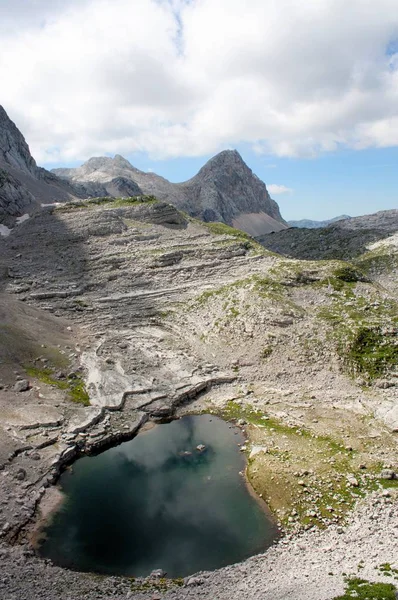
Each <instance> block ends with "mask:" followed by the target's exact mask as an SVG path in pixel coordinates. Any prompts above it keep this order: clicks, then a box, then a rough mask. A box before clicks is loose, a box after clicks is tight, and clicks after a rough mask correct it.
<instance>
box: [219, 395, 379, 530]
mask: <svg viewBox="0 0 398 600" xmlns="http://www.w3.org/2000/svg"><path fill="white" fill-rule="evenodd" d="M217 412H218V413H219V414H220V416H221V417H223V418H225V419H226V420H234V421H238V420H240V419H243V420H244V421H245V422H246V423H247V425H246V432H247V433H248V435H249V438H250V441H251V445H253V446H260V447H263V448H266V450H265V451H264V452H260V453H258V454H255V455H254V456H253V457H252V458H249V459H248V468H247V475H248V478H249V481H250V482H251V484H252V486H253V488H254V489H255V490H256V492H257V493H258V494H261V496H262V497H263V498H264V499H266V501H267V504H268V506H269V507H270V508H271V510H272V511H273V512H275V513H276V515H277V517H278V520H280V521H281V522H282V523H283V525H284V526H285V527H286V528H289V527H292V526H293V527H297V526H300V527H308V526H312V525H316V526H318V527H325V524H326V523H327V522H329V521H330V520H333V521H336V520H337V521H338V520H341V519H342V518H343V517H344V516H345V515H346V513H347V512H348V511H349V510H350V509H351V508H352V507H353V505H354V503H355V501H356V500H357V498H358V497H362V496H364V495H365V493H366V492H367V491H368V490H370V489H374V488H375V486H376V482H375V480H374V478H373V477H374V473H373V471H374V467H373V465H371V464H370V463H368V470H367V473H366V474H365V473H363V472H360V471H359V470H358V466H357V463H358V460H357V453H356V452H355V450H352V449H350V448H347V447H346V446H345V445H344V444H343V443H341V442H340V441H338V440H336V439H333V438H332V437H331V436H327V435H319V434H315V433H313V432H312V431H310V430H308V429H306V428H304V427H297V426H290V425H285V424H283V423H281V422H280V421H278V420H277V419H275V418H273V417H270V416H268V415H267V414H264V413H263V412H262V411H260V410H257V409H255V408H253V407H252V406H250V405H246V406H245V407H243V406H241V404H240V403H238V402H235V401H230V402H228V403H227V405H226V407H225V408H224V409H223V410H221V411H220V410H218V411H217ZM248 450H249V451H250V447H249V448H248ZM309 465H311V468H310V470H308V467H309ZM349 478H354V479H355V480H356V481H357V483H358V485H354V486H353V485H351V484H350V482H349Z"/></svg>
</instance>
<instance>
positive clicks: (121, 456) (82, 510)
mask: <svg viewBox="0 0 398 600" xmlns="http://www.w3.org/2000/svg"><path fill="white" fill-rule="evenodd" d="M243 439H244V438H243V434H242V432H241V431H240V429H239V428H237V427H235V426H233V425H231V424H230V423H227V422H225V421H223V420H222V419H220V418H218V417H215V416H213V415H199V416H185V417H182V418H180V419H177V420H174V421H171V422H169V423H164V424H161V425H156V426H154V427H153V428H150V429H148V430H146V431H143V432H142V433H139V434H138V435H137V436H136V437H135V438H134V439H132V440H131V441H128V442H124V443H122V444H120V445H119V446H116V447H113V448H111V449H109V450H106V451H104V452H103V453H101V454H99V455H97V456H90V457H84V458H81V459H79V460H77V461H76V462H75V463H74V465H73V467H70V468H68V469H67V470H66V471H65V472H64V473H63V474H62V475H61V477H60V480H59V487H60V488H61V491H62V492H63V495H64V499H63V501H62V503H61V504H60V506H58V508H57V510H56V512H54V513H53V514H52V515H51V518H50V519H49V521H48V522H47V523H46V525H45V528H44V531H43V536H42V541H41V544H40V547H39V552H40V554H41V556H43V557H45V558H50V559H51V560H52V561H53V562H54V563H55V564H57V565H60V566H62V567H66V568H69V569H74V570H78V571H91V572H95V573H100V574H112V575H124V576H129V577H145V576H147V575H149V574H150V573H151V572H152V571H153V570H155V569H162V570H163V571H164V572H166V573H167V577H170V578H174V577H185V576H187V575H190V574H193V573H195V572H197V571H201V570H214V569H217V568H220V567H223V566H226V565H229V564H233V563H236V562H240V561H242V560H244V559H245V558H248V557H249V556H252V555H254V554H256V553H259V552H261V551H264V550H265V549H266V548H268V547H269V546H270V545H271V544H272V543H273V542H274V540H275V539H276V538H277V536H278V530H277V527H276V525H275V523H274V521H273V520H272V518H271V516H270V514H269V513H268V512H267V509H266V507H265V505H264V503H263V502H262V501H261V500H260V499H258V498H256V497H255V495H254V494H253V493H252V492H251V491H250V490H249V487H248V485H247V482H246V480H245V477H244V471H245V466H246V457H245V455H244V453H243V452H241V451H240V445H241V444H242V443H243Z"/></svg>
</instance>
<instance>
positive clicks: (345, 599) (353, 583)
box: [333, 577, 396, 600]
mask: <svg viewBox="0 0 398 600" xmlns="http://www.w3.org/2000/svg"><path fill="white" fill-rule="evenodd" d="M346 583H347V587H346V590H345V593H344V594H343V595H342V596H336V597H335V598H333V600H350V599H352V598H356V599H357V600H396V588H395V586H393V585H392V584H391V583H371V582H370V581H366V580H365V579H360V578H359V577H353V578H350V579H347V580H346Z"/></svg>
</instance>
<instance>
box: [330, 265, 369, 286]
mask: <svg viewBox="0 0 398 600" xmlns="http://www.w3.org/2000/svg"><path fill="white" fill-rule="evenodd" d="M333 275H334V277H335V278H336V279H338V280H340V281H344V282H345V283H356V282H357V281H364V279H365V278H364V275H363V273H361V272H360V271H358V269H355V268H354V267H352V266H351V265H348V264H346V265H342V266H341V267H338V268H337V269H336V270H335V271H334V273H333Z"/></svg>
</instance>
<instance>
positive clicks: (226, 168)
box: [53, 150, 286, 235]
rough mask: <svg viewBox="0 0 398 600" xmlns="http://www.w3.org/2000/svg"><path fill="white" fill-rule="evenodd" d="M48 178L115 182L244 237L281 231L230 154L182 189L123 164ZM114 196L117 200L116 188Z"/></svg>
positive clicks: (94, 161) (102, 161)
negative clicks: (233, 229) (243, 233)
mask: <svg viewBox="0 0 398 600" xmlns="http://www.w3.org/2000/svg"><path fill="white" fill-rule="evenodd" d="M53 172H54V173H55V174H56V175H57V176H59V177H62V178H65V179H67V180H68V181H70V182H72V183H74V184H76V183H82V182H91V183H94V182H97V183H101V184H103V185H105V186H107V187H108V186H109V185H110V183H111V182H112V181H113V182H116V181H117V180H118V179H122V180H124V181H131V182H134V183H135V184H137V185H138V186H139V187H140V189H141V190H142V191H143V192H144V193H145V194H150V195H154V196H156V197H157V198H159V199H160V200H165V201H167V202H170V203H171V204H174V205H175V206H176V207H177V208H179V209H181V210H184V211H186V212H187V213H188V214H190V215H191V216H193V217H198V218H199V219H201V220H203V221H221V222H224V223H227V224H228V225H232V226H234V227H237V228H239V229H242V230H244V231H246V232H247V233H250V234H251V235H262V234H265V233H269V232H271V231H280V230H281V229H285V228H286V224H285V222H284V221H283V219H282V217H281V215H280V212H279V207H278V205H277V204H276V202H275V201H274V200H272V199H271V198H270V196H269V194H268V191H267V188H266V186H265V184H264V183H263V182H262V181H261V180H260V179H259V178H258V177H257V176H256V175H254V174H253V172H252V171H251V169H249V167H248V166H247V165H246V164H245V162H244V161H243V160H242V158H241V156H240V154H239V153H238V152H237V151H236V150H226V151H224V152H220V153H219V154H217V155H216V156H215V157H213V158H212V159H210V160H209V161H208V162H207V163H206V164H205V165H204V166H203V167H202V169H200V171H199V173H198V174H197V175H195V177H193V178H192V179H190V180H189V181H186V182H184V183H176V184H175V183H171V182H170V181H167V179H164V178H163V177H160V176H159V175H156V174H155V173H145V172H143V171H140V170H139V169H136V168H135V167H133V166H132V165H131V164H130V163H129V162H128V161H127V160H126V159H125V158H123V157H122V156H120V155H116V156H115V157H114V158H108V157H98V158H90V160H88V161H87V162H85V163H84V164H83V165H82V166H81V167H78V168H76V169H54V170H53ZM114 187H115V189H114V190H113V191H114V193H112V194H110V195H114V194H115V195H123V194H121V193H120V186H119V185H115V186H114Z"/></svg>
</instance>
